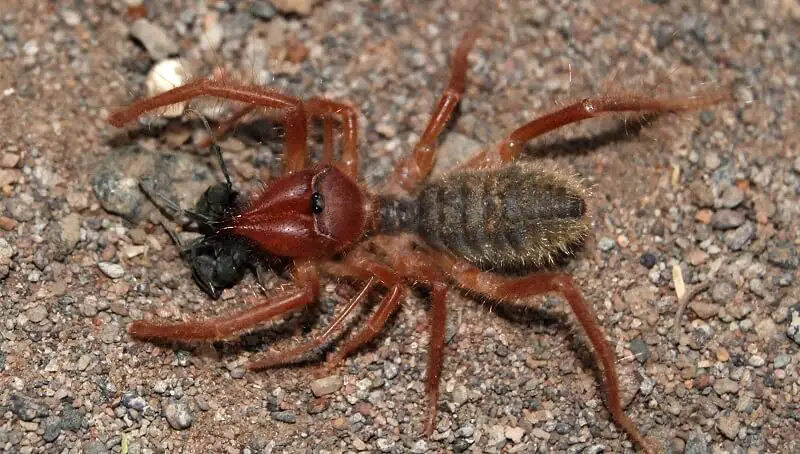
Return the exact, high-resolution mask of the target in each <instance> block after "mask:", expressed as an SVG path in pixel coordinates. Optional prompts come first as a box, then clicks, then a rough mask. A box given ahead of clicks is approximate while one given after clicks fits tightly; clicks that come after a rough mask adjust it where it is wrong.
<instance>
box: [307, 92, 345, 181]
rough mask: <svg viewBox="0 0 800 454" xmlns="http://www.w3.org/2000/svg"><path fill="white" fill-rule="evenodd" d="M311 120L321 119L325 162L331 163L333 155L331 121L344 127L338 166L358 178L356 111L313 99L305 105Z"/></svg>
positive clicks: (339, 104) (342, 105)
mask: <svg viewBox="0 0 800 454" xmlns="http://www.w3.org/2000/svg"><path fill="white" fill-rule="evenodd" d="M305 107H306V112H308V116H309V118H321V119H322V121H323V127H324V128H325V130H324V134H325V135H324V145H323V146H324V147H325V148H324V149H323V161H324V162H330V160H331V158H330V157H329V156H332V155H333V131H332V130H331V129H330V128H331V123H330V122H331V121H339V122H340V123H341V125H342V156H341V158H340V159H339V164H338V165H337V166H338V167H339V168H340V169H341V170H342V171H343V172H345V173H346V174H348V175H350V176H351V177H356V176H358V115H357V114H356V110H355V109H354V108H352V107H350V106H348V105H346V104H341V103H338V102H335V101H331V100H328V99H323V98H312V99H309V100H308V101H306V103H305ZM326 160H327V161H326Z"/></svg>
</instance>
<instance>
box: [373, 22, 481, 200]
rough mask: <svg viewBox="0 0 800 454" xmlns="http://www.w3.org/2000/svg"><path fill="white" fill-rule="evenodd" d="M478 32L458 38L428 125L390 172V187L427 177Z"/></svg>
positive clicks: (459, 93)
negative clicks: (445, 86) (403, 158)
mask: <svg viewBox="0 0 800 454" xmlns="http://www.w3.org/2000/svg"><path fill="white" fill-rule="evenodd" d="M478 34H479V33H478V30H477V29H472V30H470V31H468V32H467V33H466V34H464V37H463V38H461V42H460V43H459V45H458V49H456V51H455V53H454V54H453V60H452V63H451V68H452V69H451V73H450V80H449V81H448V83H447V88H445V90H444V93H442V95H441V97H440V98H439V102H438V103H437V104H436V108H435V109H434V110H433V113H432V114H431V118H430V120H428V125H427V126H426V127H425V131H424V132H423V133H422V137H421V138H420V139H419V142H417V145H416V146H415V147H414V150H413V151H412V152H411V156H409V157H408V158H406V160H405V161H404V162H402V163H401V164H400V165H399V166H398V167H397V169H396V171H395V172H394V174H393V175H392V176H391V179H390V180H389V187H390V188H397V187H399V188H402V189H405V190H407V191H410V190H412V189H414V188H415V187H416V186H417V184H419V182H420V181H422V180H424V179H425V178H427V176H428V174H430V172H431V169H433V164H434V162H435V155H436V140H437V139H438V137H439V135H440V134H441V133H442V130H444V127H445V126H447V122H448V121H449V120H450V117H451V116H452V115H453V111H454V110H455V109H456V106H457V105H458V103H459V101H460V100H461V96H463V94H464V89H465V88H466V79H467V56H468V55H469V51H470V50H471V49H472V46H473V45H474V44H475V41H476V40H477V39H478Z"/></svg>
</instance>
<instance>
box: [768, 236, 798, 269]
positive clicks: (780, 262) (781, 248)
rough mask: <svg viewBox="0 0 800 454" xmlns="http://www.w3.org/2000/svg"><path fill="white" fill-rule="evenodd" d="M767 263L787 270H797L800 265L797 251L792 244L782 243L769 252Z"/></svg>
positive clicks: (771, 248)
mask: <svg viewBox="0 0 800 454" xmlns="http://www.w3.org/2000/svg"><path fill="white" fill-rule="evenodd" d="M767 262H769V263H770V265H774V266H777V267H778V268H783V269H785V270H795V269H797V267H798V264H800V263H799V262H800V256H798V254H797V249H795V248H794V246H793V245H792V244H791V243H788V242H786V243H781V244H777V245H775V246H773V247H770V248H769V249H768V250H767Z"/></svg>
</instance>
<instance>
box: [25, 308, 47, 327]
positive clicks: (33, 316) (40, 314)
mask: <svg viewBox="0 0 800 454" xmlns="http://www.w3.org/2000/svg"><path fill="white" fill-rule="evenodd" d="M25 316H26V317H28V320H30V321H32V322H33V323H39V322H41V321H42V320H44V319H45V318H47V308H46V307H44V306H43V305H41V304H38V305H36V306H33V307H32V308H30V309H28V310H27V311H25Z"/></svg>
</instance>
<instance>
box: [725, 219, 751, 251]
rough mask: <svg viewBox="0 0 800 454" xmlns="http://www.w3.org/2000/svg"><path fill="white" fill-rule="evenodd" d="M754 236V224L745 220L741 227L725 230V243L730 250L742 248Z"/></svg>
mask: <svg viewBox="0 0 800 454" xmlns="http://www.w3.org/2000/svg"><path fill="white" fill-rule="evenodd" d="M755 236H756V226H755V224H753V223H752V222H750V221H747V222H745V223H744V225H742V226H741V227H739V228H737V229H735V230H731V231H728V232H725V244H726V245H727V246H728V248H729V249H730V250H731V251H740V250H742V249H743V248H744V247H745V246H746V245H747V243H749V242H750V241H751V240H752V239H753V238H755Z"/></svg>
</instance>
